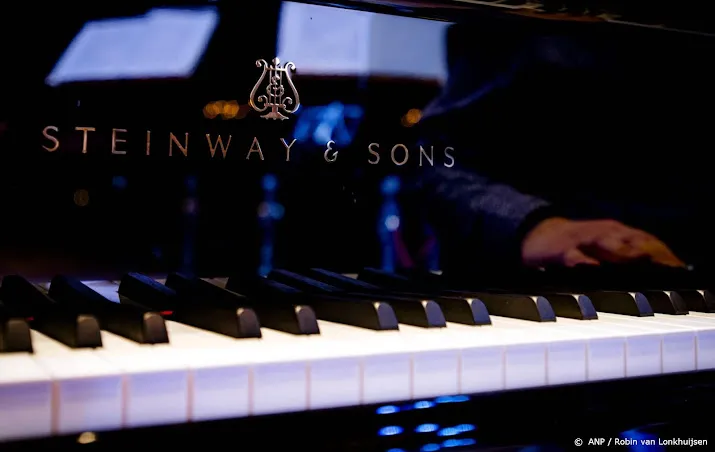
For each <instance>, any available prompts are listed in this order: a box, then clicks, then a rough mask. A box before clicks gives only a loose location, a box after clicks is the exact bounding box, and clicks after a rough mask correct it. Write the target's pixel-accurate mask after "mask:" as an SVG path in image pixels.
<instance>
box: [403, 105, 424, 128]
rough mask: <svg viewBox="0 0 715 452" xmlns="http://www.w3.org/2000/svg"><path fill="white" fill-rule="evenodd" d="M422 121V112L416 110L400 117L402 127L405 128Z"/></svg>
mask: <svg viewBox="0 0 715 452" xmlns="http://www.w3.org/2000/svg"><path fill="white" fill-rule="evenodd" d="M420 119H422V112H421V111H420V110H418V109H416V108H413V109H411V110H409V111H408V112H407V113H405V116H403V117H402V125H403V126H405V127H412V126H414V125H415V124H417V123H418V122H420Z"/></svg>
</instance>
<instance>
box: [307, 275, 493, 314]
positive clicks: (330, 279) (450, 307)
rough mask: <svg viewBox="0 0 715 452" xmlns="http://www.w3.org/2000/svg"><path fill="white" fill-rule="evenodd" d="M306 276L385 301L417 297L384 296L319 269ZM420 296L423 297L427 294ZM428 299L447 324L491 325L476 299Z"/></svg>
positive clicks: (369, 286)
mask: <svg viewBox="0 0 715 452" xmlns="http://www.w3.org/2000/svg"><path fill="white" fill-rule="evenodd" d="M306 276H309V277H311V278H313V279H315V280H317V281H320V282H323V283H326V284H330V285H333V286H335V287H337V288H339V289H342V290H345V291H351V292H364V293H378V294H380V295H381V296H384V297H385V298H386V299H387V301H389V297H390V296H393V295H394V296H397V297H400V296H402V297H416V296H417V297H418V295H419V294H415V293H414V292H399V291H390V292H389V293H388V294H386V293H385V290H382V289H380V288H379V287H378V286H376V285H374V284H370V283H367V282H365V281H360V280H358V279H355V278H350V277H349V276H345V275H341V274H340V273H335V272H331V271H329V270H324V269H320V268H312V269H310V270H308V271H307V272H306ZM422 295H423V296H424V295H427V294H422ZM430 298H431V299H432V300H433V301H435V302H436V303H437V304H439V306H440V307H441V308H442V313H443V314H444V318H445V319H446V320H447V321H449V322H454V323H461V324H465V325H491V323H492V321H491V319H490V318H489V312H488V311H487V308H486V306H484V303H483V302H482V301H481V300H479V299H478V298H476V297H460V296H436V297H434V296H432V297H430Z"/></svg>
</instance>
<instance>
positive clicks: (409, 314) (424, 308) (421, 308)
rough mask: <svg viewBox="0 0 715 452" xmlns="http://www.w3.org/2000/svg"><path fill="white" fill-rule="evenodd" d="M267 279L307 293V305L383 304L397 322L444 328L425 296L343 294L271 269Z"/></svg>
mask: <svg viewBox="0 0 715 452" xmlns="http://www.w3.org/2000/svg"><path fill="white" fill-rule="evenodd" d="M268 278H269V279H271V280H274V281H276V282H279V283H282V284H285V285H287V286H289V287H293V288H295V289H298V290H302V291H305V292H306V293H309V294H311V297H310V298H309V300H310V303H312V302H313V300H319V301H320V300H327V301H321V302H327V303H329V304H332V305H334V306H335V307H333V309H339V308H340V304H341V303H345V302H353V303H358V304H368V305H373V304H374V303H379V302H387V303H388V304H389V305H390V306H391V307H392V310H394V313H395V315H396V316H397V320H398V321H399V322H400V323H404V324H406V325H412V326H417V327H422V328H444V327H445V326H447V322H446V320H445V317H444V314H443V312H442V309H441V308H440V306H439V305H438V304H437V303H436V302H435V301H434V300H430V299H429V298H427V297H420V298H416V297H409V296H404V297H403V296H386V295H383V294H380V293H359V292H357V293H356V292H346V291H344V290H341V289H340V288H338V287H335V286H332V285H330V284H326V283H323V282H320V281H316V280H315V279H312V278H309V277H307V276H303V275H300V274H298V273H295V272H291V271H287V270H274V271H272V272H271V273H270V274H269V275H268ZM336 303H337V305H336ZM326 320H327V319H326Z"/></svg>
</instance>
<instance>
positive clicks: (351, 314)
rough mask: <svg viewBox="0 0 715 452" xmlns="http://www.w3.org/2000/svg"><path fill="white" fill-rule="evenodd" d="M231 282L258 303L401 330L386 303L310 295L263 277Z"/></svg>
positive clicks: (233, 288) (383, 328)
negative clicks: (298, 306)
mask: <svg viewBox="0 0 715 452" xmlns="http://www.w3.org/2000/svg"><path fill="white" fill-rule="evenodd" d="M229 282H230V286H231V287H232V290H235V291H236V292H239V293H242V294H243V295H246V296H248V298H249V299H255V300H256V303H280V304H289V305H290V304H298V303H300V304H306V305H308V306H310V307H312V308H313V310H314V311H315V315H316V316H317V318H319V319H321V320H327V321H329V322H335V323H341V324H344V325H351V326H356V327H360V328H367V329H371V330H379V331H380V330H396V329H398V328H399V324H398V323H397V317H396V315H395V312H394V311H393V309H392V307H391V306H390V305H389V304H387V303H384V302H380V301H374V302H366V301H365V300H356V299H347V298H341V297H338V296H333V295H331V294H330V293H329V292H326V293H313V294H307V293H305V292H303V291H301V290H298V289H297V288H295V287H291V286H288V285H286V284H282V283H280V282H278V281H274V280H271V279H266V278H262V277H244V278H241V279H238V278H236V277H234V278H229ZM227 287H228V285H227Z"/></svg>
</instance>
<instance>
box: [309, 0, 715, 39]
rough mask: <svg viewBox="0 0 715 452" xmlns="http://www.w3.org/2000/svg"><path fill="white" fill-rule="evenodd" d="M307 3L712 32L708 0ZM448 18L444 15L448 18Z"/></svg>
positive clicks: (349, 0)
mask: <svg viewBox="0 0 715 452" xmlns="http://www.w3.org/2000/svg"><path fill="white" fill-rule="evenodd" d="M306 3H317V4H326V5H328V4H329V5H336V4H337V5H344V6H347V7H356V8H362V9H372V10H375V11H379V12H389V13H391V14H416V15H431V16H433V17H442V18H449V17H451V18H454V17H466V16H469V15H470V14H471V13H476V14H484V13H485V12H486V13H489V12H495V13H504V14H516V15H522V16H526V17H533V18H542V19H550V20H577V21H603V22H608V23H613V24H619V25H624V26H633V27H647V28H655V29H662V30H669V31H675V32H686V33H697V34H708V35H712V34H713V33H715V21H713V20H712V14H711V13H712V8H713V7H712V4H711V3H710V2H707V1H692V2H677V1H668V2H638V3H633V2H629V3H624V2H610V1H607V0H595V1H587V2H582V1H570V0H561V1H551V0H537V1H526V0H342V1H330V2H328V1H323V0H309V1H306ZM448 20H449V19H448Z"/></svg>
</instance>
